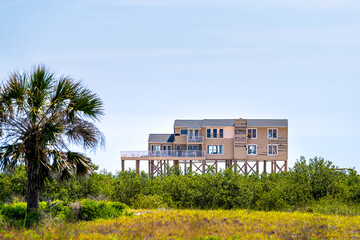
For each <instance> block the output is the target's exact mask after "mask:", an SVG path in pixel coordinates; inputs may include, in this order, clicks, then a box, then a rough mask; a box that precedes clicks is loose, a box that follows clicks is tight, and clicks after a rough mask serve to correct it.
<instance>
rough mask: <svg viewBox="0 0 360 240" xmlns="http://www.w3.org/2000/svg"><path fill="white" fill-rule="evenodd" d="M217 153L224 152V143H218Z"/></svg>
mask: <svg viewBox="0 0 360 240" xmlns="http://www.w3.org/2000/svg"><path fill="white" fill-rule="evenodd" d="M219 154H224V145H219Z"/></svg>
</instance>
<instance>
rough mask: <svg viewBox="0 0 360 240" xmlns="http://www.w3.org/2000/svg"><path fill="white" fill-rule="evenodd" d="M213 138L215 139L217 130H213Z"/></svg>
mask: <svg viewBox="0 0 360 240" xmlns="http://www.w3.org/2000/svg"><path fill="white" fill-rule="evenodd" d="M213 138H217V129H213Z"/></svg>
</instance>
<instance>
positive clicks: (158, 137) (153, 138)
mask: <svg viewBox="0 0 360 240" xmlns="http://www.w3.org/2000/svg"><path fill="white" fill-rule="evenodd" d="M148 142H151V143H167V142H174V134H149V141H148Z"/></svg>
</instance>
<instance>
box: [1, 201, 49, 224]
mask: <svg viewBox="0 0 360 240" xmlns="http://www.w3.org/2000/svg"><path fill="white" fill-rule="evenodd" d="M26 206H27V205H26V203H25V202H15V203H13V204H4V206H3V207H2V209H1V212H0V214H1V215H2V216H3V217H4V220H5V221H6V222H7V223H8V224H9V225H11V226H14V227H30V226H33V225H35V224H36V223H38V222H39V221H40V218H41V213H40V212H30V213H28V212H27V211H26ZM46 207H47V204H46V203H45V202H40V204H39V209H40V211H44V210H45V209H46Z"/></svg>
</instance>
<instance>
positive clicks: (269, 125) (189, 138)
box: [121, 118, 288, 175]
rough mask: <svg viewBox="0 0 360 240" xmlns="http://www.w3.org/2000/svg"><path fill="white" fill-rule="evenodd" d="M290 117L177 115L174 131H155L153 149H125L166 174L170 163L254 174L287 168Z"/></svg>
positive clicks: (123, 155)
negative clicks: (179, 117) (194, 117)
mask: <svg viewBox="0 0 360 240" xmlns="http://www.w3.org/2000/svg"><path fill="white" fill-rule="evenodd" d="M287 159H288V120H287V119H242V118H240V119H203V120H175V122H174V129H173V133H169V134H150V135H149V139H148V150H146V151H122V152H121V166H122V170H124V169H125V161H130V160H131V161H135V162H136V171H137V172H139V169H140V163H141V162H143V161H147V162H148V164H147V166H148V172H149V174H150V175H158V174H166V171H167V169H168V166H175V167H180V168H181V169H182V170H183V171H184V172H187V171H196V172H200V173H205V172H206V171H209V170H211V171H216V172H217V171H218V170H219V168H220V166H223V167H224V168H229V167H231V168H233V169H234V171H236V172H239V173H243V174H248V173H252V172H258V173H260V172H281V171H287Z"/></svg>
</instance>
